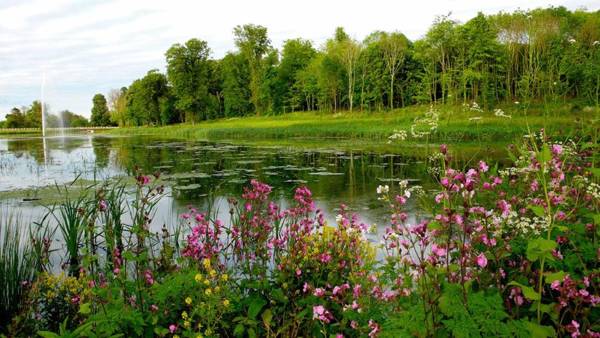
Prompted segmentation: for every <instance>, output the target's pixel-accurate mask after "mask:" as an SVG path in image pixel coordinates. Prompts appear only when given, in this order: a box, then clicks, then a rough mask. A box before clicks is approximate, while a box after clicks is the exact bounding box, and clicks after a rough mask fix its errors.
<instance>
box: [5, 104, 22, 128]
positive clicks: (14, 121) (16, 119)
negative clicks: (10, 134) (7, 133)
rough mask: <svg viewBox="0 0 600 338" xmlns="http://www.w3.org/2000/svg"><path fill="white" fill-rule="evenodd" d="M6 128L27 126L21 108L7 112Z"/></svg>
mask: <svg viewBox="0 0 600 338" xmlns="http://www.w3.org/2000/svg"><path fill="white" fill-rule="evenodd" d="M4 127H5V128H24V127H25V115H24V114H23V113H22V112H21V110H20V109H19V108H16V107H15V108H13V109H11V110H10V113H8V114H6V121H5V122H4Z"/></svg>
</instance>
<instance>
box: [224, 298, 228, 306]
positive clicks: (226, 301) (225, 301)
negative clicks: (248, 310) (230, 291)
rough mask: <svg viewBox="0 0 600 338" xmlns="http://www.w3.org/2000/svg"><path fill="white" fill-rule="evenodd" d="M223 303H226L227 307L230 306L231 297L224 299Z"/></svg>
mask: <svg viewBox="0 0 600 338" xmlns="http://www.w3.org/2000/svg"><path fill="white" fill-rule="evenodd" d="M223 305H224V306H225V307H228V306H229V299H225V300H224V301H223Z"/></svg>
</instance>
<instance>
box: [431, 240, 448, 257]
mask: <svg viewBox="0 0 600 338" xmlns="http://www.w3.org/2000/svg"><path fill="white" fill-rule="evenodd" d="M431 252H433V254H434V255H436V256H438V257H443V256H446V253H447V250H446V249H445V248H443V247H440V246H438V245H437V244H435V243H434V244H433V245H432V246H431Z"/></svg>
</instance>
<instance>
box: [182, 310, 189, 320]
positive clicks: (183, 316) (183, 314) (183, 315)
mask: <svg viewBox="0 0 600 338" xmlns="http://www.w3.org/2000/svg"><path fill="white" fill-rule="evenodd" d="M181 318H183V319H188V313H187V312H185V311H183V312H182V313H181Z"/></svg>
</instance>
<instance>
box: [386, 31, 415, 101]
mask: <svg viewBox="0 0 600 338" xmlns="http://www.w3.org/2000/svg"><path fill="white" fill-rule="evenodd" d="M408 46H409V41H408V39H407V38H406V36H404V34H402V33H398V32H394V33H390V34H388V33H383V34H382V36H381V49H382V51H383V60H384V63H385V68H386V70H387V73H388V77H389V81H390V92H389V95H388V96H389V97H388V100H389V107H390V109H394V81H395V80H396V76H397V75H398V71H399V70H400V68H401V67H402V63H403V62H404V59H405V56H406V54H407V51H408Z"/></svg>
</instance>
